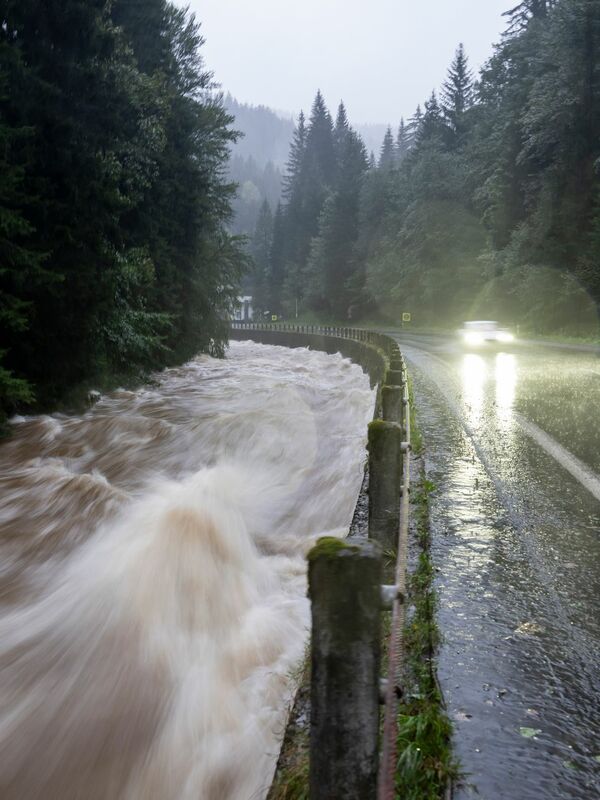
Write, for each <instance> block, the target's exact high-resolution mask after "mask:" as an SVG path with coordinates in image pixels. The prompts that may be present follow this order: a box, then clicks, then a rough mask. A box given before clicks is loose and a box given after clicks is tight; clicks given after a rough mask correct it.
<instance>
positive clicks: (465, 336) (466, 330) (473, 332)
mask: <svg viewBox="0 0 600 800" xmlns="http://www.w3.org/2000/svg"><path fill="white" fill-rule="evenodd" d="M459 335H460V337H461V339H462V340H463V342H464V343H465V344H468V345H471V346H479V345H485V344H490V343H491V344H510V342H513V341H514V339H515V337H514V336H513V334H512V333H511V332H510V331H508V330H507V329H506V328H501V327H500V326H499V325H498V323H497V322H494V321H493V320H484V319H482V320H471V321H470V322H464V323H463V326H462V328H461V329H460V331H459Z"/></svg>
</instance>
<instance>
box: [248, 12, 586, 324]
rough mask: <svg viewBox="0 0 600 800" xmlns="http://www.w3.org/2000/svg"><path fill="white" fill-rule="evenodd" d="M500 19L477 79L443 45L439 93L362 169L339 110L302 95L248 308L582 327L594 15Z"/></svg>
mask: <svg viewBox="0 0 600 800" xmlns="http://www.w3.org/2000/svg"><path fill="white" fill-rule="evenodd" d="M506 22H507V30H506V33H505V35H504V36H503V37H502V40H501V42H500V44H499V45H497V47H496V48H495V51H494V54H493V56H492V58H491V59H490V60H489V61H488V63H487V64H486V65H485V66H484V68H483V69H482V71H481V74H480V75H479V76H475V75H474V74H473V73H472V71H471V70H470V68H469V64H468V58H467V54H466V53H465V51H464V48H463V47H462V45H461V46H459V47H458V49H457V51H456V54H455V57H454V59H453V61H452V63H451V64H450V65H449V69H448V72H447V75H446V76H445V78H443V80H442V84H441V87H440V90H439V91H434V92H432V94H431V95H430V96H429V97H428V98H426V99H425V100H424V102H423V104H422V106H421V107H419V108H418V109H417V110H416V111H415V113H414V114H413V116H412V117H411V118H410V119H408V120H403V121H402V122H401V124H400V127H399V129H398V130H396V131H393V130H391V129H389V130H387V131H386V132H385V134H384V136H383V140H382V143H381V145H380V148H379V150H378V152H376V153H375V155H374V157H371V158H369V157H368V156H367V152H366V149H365V147H364V145H363V143H362V141H361V139H360V136H359V135H358V134H357V133H356V131H355V130H353V128H352V127H351V125H350V124H349V122H348V119H347V116H346V113H345V109H344V108H343V106H342V107H341V108H340V110H339V111H338V113H337V117H336V119H335V120H334V119H332V116H331V114H330V112H329V110H328V109H327V107H326V106H325V103H324V100H323V98H322V97H321V95H320V94H318V95H317V97H316V99H315V102H314V104H313V107H312V109H311V112H310V115H309V117H308V119H307V120H305V119H304V118H303V117H300V118H299V120H298V123H297V126H296V130H295V133H294V137H293V141H292V146H291V151H290V155H289V158H288V163H287V169H286V177H285V181H284V185H285V191H284V197H283V202H282V204H281V206H280V207H279V208H277V209H271V210H272V211H273V212H274V213H273V214H272V220H273V222H272V225H273V227H272V233H271V245H270V252H269V254H268V256H267V255H266V254H265V250H264V248H263V249H262V250H261V255H258V254H257V255H256V256H255V260H256V269H255V275H256V276H257V277H256V279H257V280H258V281H259V282H260V285H261V287H262V288H261V290H260V292H259V293H257V294H258V296H259V307H262V308H265V309H268V310H269V311H270V312H273V313H283V314H284V315H287V316H290V315H294V314H295V313H296V308H298V309H299V311H300V313H305V312H310V311H314V312H316V313H318V314H321V315H323V314H327V315H330V316H334V317H337V318H339V319H348V318H351V319H357V318H359V317H365V316H370V315H371V316H379V317H380V318H381V317H384V318H388V319H390V320H391V321H397V320H398V318H399V314H400V313H401V312H402V311H403V310H408V311H411V312H412V313H413V315H414V317H415V318H416V319H418V320H419V321H421V322H424V323H429V324H433V323H435V324H443V325H447V324H454V323H456V322H458V321H459V320H460V319H464V318H469V317H473V316H483V317H492V318H497V317H499V318H501V319H503V320H505V321H506V322H509V323H521V324H523V325H525V326H527V325H528V326H529V327H531V328H532V329H537V330H549V331H550V330H557V331H558V330H568V331H571V332H577V330H578V328H579V327H581V328H582V329H583V328H585V327H586V326H587V325H588V323H589V322H590V321H591V320H592V319H593V320H594V321H596V322H597V318H596V311H597V304H598V302H599V301H600V205H599V200H600V196H599V190H600V176H599V170H600V83H599V82H600V4H598V3H597V2H592V0H557V1H556V2H549V0H525V2H522V3H519V4H518V5H517V6H515V7H514V8H512V9H510V10H509V11H508V12H507V14H506ZM267 224H268V218H267V217H266V216H265V217H263V219H262V222H261V225H262V227H263V228H264V227H265V225H267ZM261 236H263V235H262V234H261ZM262 241H263V243H264V236H263V238H262ZM590 298H591V299H590ZM586 314H587V315H588V316H587V317H586Z"/></svg>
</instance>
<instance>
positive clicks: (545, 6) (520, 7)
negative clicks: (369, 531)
mask: <svg viewBox="0 0 600 800" xmlns="http://www.w3.org/2000/svg"><path fill="white" fill-rule="evenodd" d="M557 2H558V0H523V2H521V3H518V4H517V5H516V6H514V7H513V8H511V9H509V10H508V11H505V12H504V14H503V15H502V16H504V17H507V18H508V21H509V24H508V29H507V34H508V35H511V34H518V33H519V32H520V31H522V30H524V29H525V28H527V26H528V24H529V22H530V20H532V19H542V18H544V17H545V16H546V15H547V13H548V11H549V10H550V9H551V8H552V7H553V6H555V5H556V3H557Z"/></svg>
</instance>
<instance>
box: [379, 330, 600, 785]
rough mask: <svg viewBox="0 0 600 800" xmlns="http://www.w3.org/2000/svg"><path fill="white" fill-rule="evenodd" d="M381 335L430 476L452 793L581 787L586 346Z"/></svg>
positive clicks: (587, 622)
mask: <svg viewBox="0 0 600 800" xmlns="http://www.w3.org/2000/svg"><path fill="white" fill-rule="evenodd" d="M386 332H388V333H390V334H391V335H393V336H394V337H395V338H396V339H397V340H398V342H399V343H400V344H401V347H402V350H403V352H404V354H405V356H406V359H407V362H408V364H409V370H410V372H411V374H412V377H413V380H414V385H415V392H416V396H417V409H418V414H419V422H420V426H421V429H422V431H423V434H424V438H425V444H426V448H427V453H426V464H427V471H428V477H429V478H430V479H431V480H432V481H434V483H435V484H436V486H437V487H438V488H437V491H436V493H435V495H434V497H435V501H434V504H433V508H432V526H433V531H434V545H433V548H434V552H433V556H434V560H435V565H436V567H437V568H438V570H439V573H438V579H437V584H438V590H439V595H440V624H441V627H442V630H443V633H444V643H443V646H442V649H441V653H440V662H439V673H440V679H441V682H442V685H443V688H444V692H445V696H446V700H447V702H448V706H449V713H450V715H451V717H452V718H453V721H454V724H455V730H456V743H455V744H456V751H457V754H458V756H459V758H460V759H461V762H462V767H463V769H464V771H465V772H466V773H468V774H469V778H468V781H467V783H468V784H471V786H469V785H467V786H465V787H463V789H461V790H460V791H459V792H458V793H457V798H461V799H462V798H467V797H473V798H475V797H479V798H482V799H483V798H485V800H540V799H541V798H552V800H556V798H575V797H576V798H578V799H579V800H582V799H583V798H590V800H591V798H597V797H598V796H599V795H600V669H599V666H600V570H599V569H598V566H599V564H600V422H599V419H598V416H599V415H598V409H600V348H598V347H595V346H594V345H568V344H554V343H551V342H524V343H522V344H520V345H515V346H514V347H511V348H510V349H507V350H498V349H492V348H486V349H482V350H481V351H468V350H465V349H464V348H463V347H462V345H461V344H460V343H459V342H458V339H457V338H456V337H451V336H448V337H447V336H442V335H438V334H436V335H433V334H411V333H398V332H390V331H386ZM475 788H476V789H477V790H478V791H479V794H476V793H475Z"/></svg>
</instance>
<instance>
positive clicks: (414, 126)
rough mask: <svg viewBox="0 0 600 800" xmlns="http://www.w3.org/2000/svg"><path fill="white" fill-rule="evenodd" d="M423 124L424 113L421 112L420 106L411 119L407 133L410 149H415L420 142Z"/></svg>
mask: <svg viewBox="0 0 600 800" xmlns="http://www.w3.org/2000/svg"><path fill="white" fill-rule="evenodd" d="M422 122H423V112H422V111H421V106H420V104H419V105H418V106H417V108H416V111H415V113H414V114H413V116H412V117H411V118H410V119H409V121H408V125H407V127H406V132H407V134H408V141H409V146H410V147H413V146H414V145H415V144H416V143H417V141H418V140H419V135H420V132H421V124H422Z"/></svg>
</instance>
